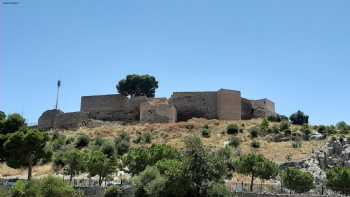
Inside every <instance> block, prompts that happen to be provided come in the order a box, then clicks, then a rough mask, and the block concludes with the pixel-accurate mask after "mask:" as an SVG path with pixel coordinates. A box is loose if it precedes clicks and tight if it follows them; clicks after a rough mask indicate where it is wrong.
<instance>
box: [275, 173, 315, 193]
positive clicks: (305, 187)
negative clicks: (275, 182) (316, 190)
mask: <svg viewBox="0 0 350 197" xmlns="http://www.w3.org/2000/svg"><path fill="white" fill-rule="evenodd" d="M281 178H282V184H283V185H284V186H285V187H287V188H288V189H291V190H293V191H295V192H297V193H304V192H307V191H309V190H310V189H312V188H313V187H314V177H313V176H312V174H311V173H309V172H304V171H301V170H299V169H297V168H288V169H287V170H286V171H284V172H283V173H282V176H281Z"/></svg>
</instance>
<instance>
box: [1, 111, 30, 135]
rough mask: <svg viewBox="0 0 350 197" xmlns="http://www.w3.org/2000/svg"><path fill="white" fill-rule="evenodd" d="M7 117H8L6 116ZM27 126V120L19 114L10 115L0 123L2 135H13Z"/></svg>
mask: <svg viewBox="0 0 350 197" xmlns="http://www.w3.org/2000/svg"><path fill="white" fill-rule="evenodd" d="M5 117H6V116H5ZM25 126H26V123H25V119H24V118H23V117H22V116H21V115H20V114H17V113H13V114H10V115H8V116H7V117H6V119H4V117H2V120H1V121H0V130H1V133H3V134H7V133H13V132H16V131H18V130H19V129H21V128H23V127H25Z"/></svg>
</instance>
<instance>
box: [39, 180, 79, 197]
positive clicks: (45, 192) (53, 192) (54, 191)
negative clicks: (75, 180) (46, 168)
mask: <svg viewBox="0 0 350 197" xmlns="http://www.w3.org/2000/svg"><path fill="white" fill-rule="evenodd" d="M39 184H40V194H41V196H43V197H73V196H75V195H76V194H77V193H76V191H75V190H74V188H73V187H72V186H71V185H70V184H68V183H66V182H64V181H62V179H60V178H56V177H53V176H49V177H45V178H43V179H42V180H41V181H40V182H39Z"/></svg>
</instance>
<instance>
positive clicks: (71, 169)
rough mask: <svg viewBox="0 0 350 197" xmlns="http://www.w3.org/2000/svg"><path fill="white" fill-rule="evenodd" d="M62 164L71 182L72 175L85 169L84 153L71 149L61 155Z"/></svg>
mask: <svg viewBox="0 0 350 197" xmlns="http://www.w3.org/2000/svg"><path fill="white" fill-rule="evenodd" d="M62 156H63V159H62V161H63V164H64V168H65V173H66V174H68V175H69V181H70V182H72V180H73V177H74V176H75V175H78V174H79V173H81V172H84V171H85V169H86V161H87V157H86V154H85V153H84V152H82V151H80V150H77V149H74V148H73V149H71V150H69V151H67V152H65V153H64V154H63V155H62Z"/></svg>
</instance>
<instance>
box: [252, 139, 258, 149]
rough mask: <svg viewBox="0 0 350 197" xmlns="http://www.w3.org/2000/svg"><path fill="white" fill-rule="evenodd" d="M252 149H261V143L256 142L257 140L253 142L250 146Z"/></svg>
mask: <svg viewBox="0 0 350 197" xmlns="http://www.w3.org/2000/svg"><path fill="white" fill-rule="evenodd" d="M250 145H251V147H253V148H260V142H259V141H256V140H253V141H252V143H251V144H250Z"/></svg>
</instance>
